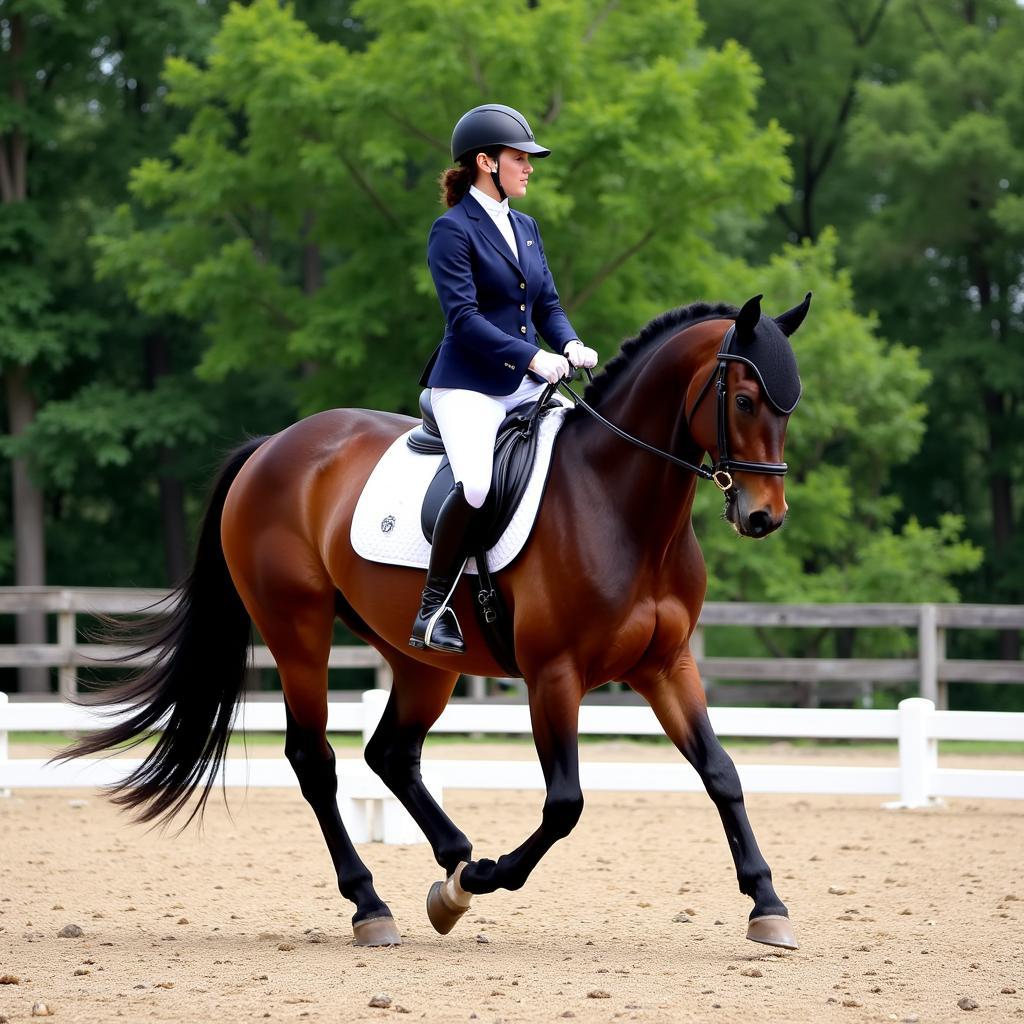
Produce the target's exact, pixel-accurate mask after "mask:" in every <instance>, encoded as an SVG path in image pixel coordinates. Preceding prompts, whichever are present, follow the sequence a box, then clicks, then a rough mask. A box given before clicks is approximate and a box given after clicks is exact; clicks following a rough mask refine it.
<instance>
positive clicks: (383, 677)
mask: <svg viewBox="0 0 1024 1024" xmlns="http://www.w3.org/2000/svg"><path fill="white" fill-rule="evenodd" d="M373 685H374V686H376V687H377V689H378V690H382V691H384V692H385V693H386V692H387V691H388V690H390V689H391V666H390V665H389V664H388V663H387V662H386V661H385V660H384V659H383V658H381V659H380V662H379V663H378V664H377V667H376V668H375V669H374V670H373Z"/></svg>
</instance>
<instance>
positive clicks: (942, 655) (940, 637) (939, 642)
mask: <svg viewBox="0 0 1024 1024" xmlns="http://www.w3.org/2000/svg"><path fill="white" fill-rule="evenodd" d="M935 657H936V659H937V661H938V664H937V665H936V668H935V677H936V688H937V691H938V700H936V702H935V704H936V706H937V707H938V709H939V710H940V711H948V710H949V683H947V682H946V680H945V679H944V678H943V675H942V670H941V669H940V668H939V665H941V664H942V662H944V661H945V660H946V630H945V628H941V627H940V628H939V629H937V630H935Z"/></svg>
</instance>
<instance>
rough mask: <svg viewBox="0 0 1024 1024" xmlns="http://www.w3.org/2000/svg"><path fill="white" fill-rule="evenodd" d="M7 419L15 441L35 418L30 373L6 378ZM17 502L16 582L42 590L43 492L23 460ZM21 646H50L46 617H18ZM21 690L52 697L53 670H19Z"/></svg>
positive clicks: (13, 372) (18, 463) (15, 477)
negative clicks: (47, 641)
mask: <svg viewBox="0 0 1024 1024" xmlns="http://www.w3.org/2000/svg"><path fill="white" fill-rule="evenodd" d="M4 387H5V392H6V397H7V415H8V422H9V427H8V429H9V432H10V435H11V437H15V438H16V437H18V436H19V435H21V434H22V433H24V431H25V430H26V429H27V428H28V427H29V426H30V425H31V423H32V420H33V419H34V418H35V413H36V405H35V399H34V398H33V397H32V392H31V391H30V390H29V386H28V369H27V368H26V367H24V366H11V367H8V369H7V371H6V373H5V374H4ZM11 478H12V483H13V486H12V495H13V499H14V509H13V511H14V515H13V517H12V518H13V519H14V558H15V574H14V582H15V584H16V585H17V586H19V587H41V586H44V585H45V583H46V533H45V526H44V520H43V492H42V490H40V488H38V487H37V486H36V485H35V484H34V483H33V482H32V479H31V478H30V477H29V474H28V465H27V464H26V462H25V460H24V459H22V458H18V459H12V460H11ZM17 642H18V643H19V644H45V643H46V613H45V612H24V613H22V614H21V615H19V616H18V623H17ZM18 689H19V690H20V691H21V692H22V693H48V692H49V690H50V670H49V669H47V668H39V667H32V668H20V669H18Z"/></svg>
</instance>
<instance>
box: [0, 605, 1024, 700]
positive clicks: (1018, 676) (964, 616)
mask: <svg viewBox="0 0 1024 1024" xmlns="http://www.w3.org/2000/svg"><path fill="white" fill-rule="evenodd" d="M167 593H168V592H167V591H165V590H120V589H106V588H98V587H97V588H62V587H39V588H36V587H0V615H16V614H18V613H20V612H28V611H44V612H47V613H50V614H53V615H56V617H57V629H56V643H48V644H11V645H0V668H11V667H15V668H16V667H21V666H29V665H36V666H46V667H50V668H55V669H56V670H57V673H58V683H59V686H58V689H59V692H60V694H61V695H62V696H64V697H70V696H73V695H74V694H76V693H77V692H78V670H79V669H80V668H84V667H91V668H96V667H97V666H98V665H99V664H100V662H102V660H103V659H104V658H109V657H111V656H112V655H115V654H123V653H129V652H127V651H126V650H121V649H118V648H113V647H106V646H97V645H94V644H88V643H81V642H79V638H78V617H79V616H89V615H91V614H94V613H97V612H101V613H104V614H108V615H111V614H112V615H131V614H137V613H138V612H139V611H140V610H141V609H143V608H144V607H145V606H147V605H151V604H153V603H154V602H157V601H160V600H162V599H163V598H166V597H167ZM720 626H748V627H760V628H771V627H796V628H816V629H821V628H828V629H857V628H872V629H876V628H888V629H894V628H895V629H903V630H911V631H913V632H915V633H916V636H917V651H916V655H914V656H910V657H902V658H772V657H757V658H750V657H742V658H740V657H737V658H730V657H706V656H705V655H704V643H705V631H706V630H707V629H708V628H709V627H710V628H714V627H720ZM950 629H990V630H1005V629H1016V630H1019V629H1024V607H1021V606H1017V605H965V604H950V605H942V604H940V605H935V604H920V605H917V604H822V605H774V604H743V603H731V602H730V603H716V602H709V603H708V604H706V605H705V606H704V609H703V612H702V614H701V619H700V626H699V628H698V630H697V632H696V633H695V635H694V641H693V648H694V653H695V654H696V656H697V661H698V664H699V665H700V668H701V672H702V674H703V676H704V677H705V680H706V681H707V680H710V681H712V682H711V685H710V686H709V699H710V701H711V703H735V702H736V698H737V697H739V698H741V700H742V701H743V702H746V703H759V702H761V701H762V700H765V699H777V698H778V697H779V696H780V695H781V693H780V691H779V688H778V687H772V686H771V685H770V684H771V683H773V682H775V683H778V682H783V683H785V684H787V687H789V689H788V690H787V691H786V692H788V693H790V694H792V686H793V684H796V685H797V686H800V687H803V688H805V691H807V690H809V691H812V693H813V689H814V688H816V687H817V686H818V685H819V684H825V685H826V687H827V692H832V691H835V690H839V689H845V692H846V693H847V694H849V693H854V692H856V691H857V689H858V688H861V689H868V688H870V687H872V686H874V685H886V684H890V685H902V686H906V684H915V683H916V688H917V692H918V694H919V695H920V696H921V697H924V698H926V699H928V700H931V701H933V702H935V704H936V705H937V706H938V707H939V708H947V707H948V690H947V688H948V685H949V683H1012V684H1016V683H1024V662H1021V661H984V660H977V659H976V660H963V659H951V658H947V657H946V635H947V632H948V631H949V630H950ZM129 664H141V659H136V660H135V661H134V662H129ZM253 665H254V667H256V668H271V667H273V666H274V660H273V657H272V655H271V653H270V651H269V650H268V649H267V648H266V647H262V646H257V647H255V648H254V651H253ZM329 667H330V668H332V669H352V668H364V669H365V668H369V669H372V670H373V671H374V673H375V680H376V686H377V687H378V688H381V689H387V688H388V687H389V686H390V673H389V670H388V668H387V665H386V664H385V663H384V661H383V660H382V659H381V657H380V655H379V654H378V653H377V652H376V651H375V650H374V649H373V648H370V647H365V646H340V647H333V648H332V649H331V654H330V661H329ZM721 680H744V681H747V682H750V683H755V684H757V685H756V686H755V687H745V688H739V687H734V686H718V687H717V688H716V687H715V682H717V681H721ZM484 692H485V691H484V681H483V680H481V679H476V678H474V679H471V681H470V695H471V696H473V697H474V698H476V699H479V698H480V697H482V696H483V695H484ZM794 702H796V701H794ZM811 702H812V703H813V702H814V701H813V699H812V701H811Z"/></svg>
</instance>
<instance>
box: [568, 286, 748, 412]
mask: <svg viewBox="0 0 1024 1024" xmlns="http://www.w3.org/2000/svg"><path fill="white" fill-rule="evenodd" d="M738 312H739V307H737V306H730V305H729V304H728V303H725V302H718V303H714V304H712V303H709V302H691V303H690V305H688V306H680V307H679V308H678V309H670V310H668V311H667V312H665V313H660V314H659V315H658V316H656V317H655V318H654V319H653V320H651V321H650V323H648V324H647V325H646V326H645V327H644V328H642V329H641V331H640V333H639V334H638V335H637V336H636V337H635V338H627V339H626V340H625V341H624V342H623V343H622V344H621V345H620V346H619V352H618V355H616V356H614V357H613V358H612V359H610V360H609V361H608V362H607V363H606V364H605V367H604V370H603V371H602V372H601V373H599V374H598V375H597V376H596V377H595V378H594V382H593V383H592V384H589V385H588V386H587V390H586V391H584V392H583V397H584V399H585V400H586V402H587V403H588V404H589V405H592V406H594V407H595V408H596V407H597V406H598V405H599V404H600V402H601V400H602V399H603V398H604V396H605V395H606V394H607V393H608V391H609V390H610V389H611V387H612V386H613V385H614V384H615V382H616V381H617V380H618V379H619V378H620V377H622V376H623V374H624V373H625V371H626V369H627V368H628V367H629V366H632V365H633V364H634V363H635V362H636V360H637V357H638V356H639V355H641V354H642V353H645V352H649V351H650V352H653V351H654V350H655V349H656V348H657V347H658V346H659V345H660V344H661V343H662V342H663V341H665V340H667V339H668V338H670V337H671V336H672V335H674V334H678V333H679V330H680V329H681V328H683V327H689V326H691V325H692V324H696V323H700V322H702V321H704V320H719V319H722V320H735V319H736V314H737V313H738Z"/></svg>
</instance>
